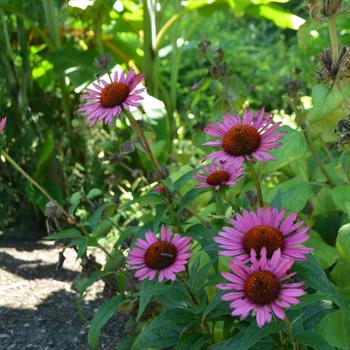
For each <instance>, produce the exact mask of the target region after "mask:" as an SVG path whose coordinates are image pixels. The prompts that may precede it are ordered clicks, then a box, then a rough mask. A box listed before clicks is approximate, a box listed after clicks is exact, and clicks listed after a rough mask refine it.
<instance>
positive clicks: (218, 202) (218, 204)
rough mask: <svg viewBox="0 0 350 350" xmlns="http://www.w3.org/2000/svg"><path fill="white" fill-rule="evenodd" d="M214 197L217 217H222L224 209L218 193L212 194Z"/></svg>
mask: <svg viewBox="0 0 350 350" xmlns="http://www.w3.org/2000/svg"><path fill="white" fill-rule="evenodd" d="M214 191H215V190H214ZM214 197H215V204H216V214H217V215H224V214H225V209H224V206H223V203H222V200H221V198H220V194H219V191H215V192H214Z"/></svg>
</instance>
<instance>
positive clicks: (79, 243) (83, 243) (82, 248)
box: [68, 236, 88, 258]
mask: <svg viewBox="0 0 350 350" xmlns="http://www.w3.org/2000/svg"><path fill="white" fill-rule="evenodd" d="M74 246H75V247H77V248H78V252H77V258H81V257H82V256H83V255H84V254H85V252H86V249H87V246H88V238H87V237H83V236H82V237H80V238H76V239H73V241H71V242H70V243H69V244H68V247H74Z"/></svg>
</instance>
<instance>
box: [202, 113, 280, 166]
mask: <svg viewBox="0 0 350 350" xmlns="http://www.w3.org/2000/svg"><path fill="white" fill-rule="evenodd" d="M222 119H223V122H218V123H216V124H213V123H209V125H208V127H207V128H205V129H204V131H205V132H206V133H207V134H208V135H210V136H214V137H217V138H218V140H215V141H208V142H206V143H204V145H205V146H211V147H218V148H220V150H219V151H217V152H214V153H211V154H209V155H208V156H207V158H206V159H213V160H214V161H215V162H226V163H227V164H229V165H231V164H237V163H238V164H242V163H243V161H244V158H245V157H248V158H254V159H256V160H258V161H261V162H266V161H268V160H271V159H275V158H274V157H273V156H272V155H271V154H270V153H268V152H267V151H268V150H271V149H273V148H278V147H280V146H281V142H279V140H280V139H281V138H282V136H283V135H284V134H285V132H281V131H280V132H276V133H275V131H276V130H277V129H278V127H279V126H280V124H281V123H275V124H272V123H271V121H272V116H271V115H270V114H267V115H265V113H264V109H263V108H262V109H260V110H259V111H258V112H257V114H256V116H254V113H253V111H252V110H251V109H247V110H246V111H245V112H244V113H243V116H242V117H241V116H240V115H239V114H237V115H232V114H230V113H228V114H225V115H223V117H222Z"/></svg>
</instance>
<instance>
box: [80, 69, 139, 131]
mask: <svg viewBox="0 0 350 350" xmlns="http://www.w3.org/2000/svg"><path fill="white" fill-rule="evenodd" d="M112 80H113V81H112V82H107V81H105V80H103V79H102V80H100V81H99V82H98V83H93V86H94V87H95V89H96V90H93V89H89V88H87V89H86V90H85V93H84V94H83V95H81V96H82V97H83V98H85V99H86V100H87V101H88V102H86V103H84V104H82V105H81V107H80V108H79V110H78V111H79V112H82V113H83V114H85V115H86V117H87V120H88V121H89V126H91V125H93V124H95V123H96V122H98V121H100V120H103V121H104V122H105V124H111V123H112V120H113V117H115V118H118V117H119V116H120V114H121V112H122V109H123V108H125V109H127V110H129V109H130V106H134V107H137V106H139V105H140V102H139V101H140V100H142V99H143V97H141V96H140V93H142V92H143V91H144V90H145V89H144V88H142V87H141V88H139V89H136V87H137V85H139V83H140V82H141V81H142V80H143V75H142V74H135V72H134V70H133V69H131V70H130V71H129V73H128V74H126V72H125V70H123V71H122V72H121V74H120V75H119V74H118V72H115V73H114V75H113V79H112ZM135 89H136V90H135Z"/></svg>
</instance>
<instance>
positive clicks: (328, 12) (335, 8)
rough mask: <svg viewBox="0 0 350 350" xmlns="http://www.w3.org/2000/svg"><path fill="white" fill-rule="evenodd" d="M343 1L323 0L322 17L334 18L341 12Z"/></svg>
mask: <svg viewBox="0 0 350 350" xmlns="http://www.w3.org/2000/svg"><path fill="white" fill-rule="evenodd" d="M342 3H343V0H323V4H322V10H321V12H322V15H323V16H325V17H333V16H335V15H337V14H338V13H339V12H340V9H341V5H342Z"/></svg>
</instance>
